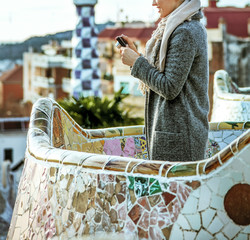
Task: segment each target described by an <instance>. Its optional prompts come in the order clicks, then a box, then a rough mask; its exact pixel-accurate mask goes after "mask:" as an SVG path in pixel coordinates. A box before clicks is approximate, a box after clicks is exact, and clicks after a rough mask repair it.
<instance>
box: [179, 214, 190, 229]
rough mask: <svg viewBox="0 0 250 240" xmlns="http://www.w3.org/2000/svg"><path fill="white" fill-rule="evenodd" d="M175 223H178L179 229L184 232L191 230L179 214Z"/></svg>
mask: <svg viewBox="0 0 250 240" xmlns="http://www.w3.org/2000/svg"><path fill="white" fill-rule="evenodd" d="M176 223H178V224H179V225H180V227H181V228H183V229H185V230H190V229H191V228H190V225H189V223H188V221H187V219H186V218H185V217H184V216H183V215H182V214H179V216H178V219H177V222H176Z"/></svg>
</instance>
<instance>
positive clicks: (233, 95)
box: [211, 70, 250, 122]
mask: <svg viewBox="0 0 250 240" xmlns="http://www.w3.org/2000/svg"><path fill="white" fill-rule="evenodd" d="M249 120H250V87H245V88H240V87H238V86H237V84H236V83H235V82H233V81H232V79H231V78H230V76H229V75H228V73H227V72H226V71H224V70H219V71H217V72H216V73H215V75H214V97H213V112H212V116H211V121H212V122H223V121H236V122H240V121H249Z"/></svg>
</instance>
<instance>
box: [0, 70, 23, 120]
mask: <svg viewBox="0 0 250 240" xmlns="http://www.w3.org/2000/svg"><path fill="white" fill-rule="evenodd" d="M22 82H23V67H22V66H20V65H15V66H14V68H13V69H12V70H9V71H7V72H4V73H3V75H1V76H0V109H1V113H0V117H1V116H2V117H6V116H8V115H13V114H16V113H15V112H16V111H17V106H19V103H20V101H22V99H23V86H22ZM5 110H6V112H5Z"/></svg>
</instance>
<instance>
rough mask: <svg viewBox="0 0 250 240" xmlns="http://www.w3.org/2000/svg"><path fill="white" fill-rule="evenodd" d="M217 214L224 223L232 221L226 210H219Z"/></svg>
mask: <svg viewBox="0 0 250 240" xmlns="http://www.w3.org/2000/svg"><path fill="white" fill-rule="evenodd" d="M217 215H218V217H219V218H220V220H221V221H222V222H223V223H224V225H226V224H228V222H230V221H231V220H230V218H229V217H228V215H227V214H226V213H225V211H217Z"/></svg>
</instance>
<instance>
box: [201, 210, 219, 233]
mask: <svg viewBox="0 0 250 240" xmlns="http://www.w3.org/2000/svg"><path fill="white" fill-rule="evenodd" d="M215 213H216V212H215V210H212V209H207V210H206V211H204V212H202V213H201V216H202V223H203V227H204V228H207V227H208V226H209V224H210V223H211V221H212V219H213V218H214V216H215Z"/></svg>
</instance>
